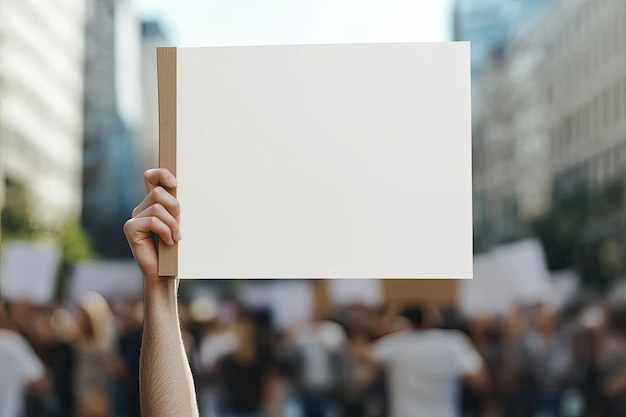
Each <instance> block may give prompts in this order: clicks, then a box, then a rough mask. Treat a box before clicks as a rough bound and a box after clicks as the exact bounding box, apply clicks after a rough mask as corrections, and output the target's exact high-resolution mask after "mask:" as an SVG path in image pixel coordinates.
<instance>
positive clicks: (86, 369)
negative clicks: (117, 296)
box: [75, 292, 116, 417]
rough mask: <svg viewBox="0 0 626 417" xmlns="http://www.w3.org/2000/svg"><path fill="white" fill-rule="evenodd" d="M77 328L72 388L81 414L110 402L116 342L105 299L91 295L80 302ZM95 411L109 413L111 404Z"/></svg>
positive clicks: (109, 310) (95, 294)
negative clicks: (106, 411) (96, 405)
mask: <svg viewBox="0 0 626 417" xmlns="http://www.w3.org/2000/svg"><path fill="white" fill-rule="evenodd" d="M78 327H79V329H80V339H79V342H78V345H77V349H76V353H77V357H76V373H75V388H76V399H77V401H78V408H79V413H81V412H84V411H80V410H85V409H86V408H88V409H90V404H92V403H94V404H95V403H98V404H100V403H103V402H105V401H109V400H108V398H109V396H110V389H111V381H112V377H113V366H114V363H115V362H114V360H115V359H116V355H115V351H116V345H115V343H116V339H115V329H114V322H113V316H112V312H111V309H110V307H109V304H108V303H107V301H106V300H105V299H104V297H102V296H101V295H100V294H97V293H93V292H91V293H88V294H87V295H86V296H85V297H84V298H83V300H82V301H81V303H80V306H79V310H78ZM109 402H110V401H109ZM96 408H97V409H98V410H105V409H106V410H108V409H112V404H109V405H108V406H107V407H100V406H98V407H96ZM94 413H95V412H94ZM99 416H100V414H99V415H98V417H99ZM102 417H106V416H104V415H103V416H102Z"/></svg>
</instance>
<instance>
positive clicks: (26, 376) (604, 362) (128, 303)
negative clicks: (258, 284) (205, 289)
mask: <svg viewBox="0 0 626 417" xmlns="http://www.w3.org/2000/svg"><path fill="white" fill-rule="evenodd" d="M218 305H219V307H218V308H217V309H216V312H215V314H213V315H212V316H210V317H207V316H205V317H203V318H202V319H198V317H197V315H195V314H194V309H193V308H192V307H193V306H191V307H190V305H189V304H187V303H183V304H181V306H180V316H181V324H182V329H183V339H184V342H185V350H186V352H187V356H188V360H189V362H190V364H191V368H192V371H193V374H194V381H195V387H196V392H197V397H198V402H199V407H200V414H201V416H202V417H231V416H232V417H253V416H255V417H256V416H284V417H383V416H389V417H396V416H415V417H420V416H424V417H439V416H442V417H446V416H450V417H454V416H462V417H497V416H502V417H509V416H511V417H518V416H519V417H550V416H552V417H622V416H626V307H625V306H624V305H621V304H618V303H608V302H607V303H604V304H602V303H600V304H595V305H588V306H584V307H580V308H578V309H577V310H576V311H575V313H572V312H571V311H568V312H567V314H564V313H563V312H556V311H552V310H551V309H550V308H549V307H547V306H545V305H535V306H531V307H528V308H516V309H514V311H513V312H512V313H510V314H509V315H507V316H483V317H474V318H472V319H471V320H469V319H465V318H463V317H461V316H460V315H458V314H457V313H456V312H455V310H454V309H449V308H446V309H429V308H423V307H420V308H411V309H408V310H406V311H404V312H401V311H398V310H396V309H394V308H391V307H380V308H369V307H366V306H364V305H356V304H355V305H352V306H347V307H345V308H341V309H337V310H335V311H334V312H333V314H331V315H329V316H328V317H323V318H322V317H319V318H318V319H316V320H312V321H311V322H309V323H306V324H304V325H299V326H296V327H294V328H291V329H278V328H276V326H274V321H273V319H272V315H271V310H269V309H250V308H246V307H244V306H243V304H242V303H241V302H239V301H238V300H237V299H235V298H226V299H223V300H221V301H220V302H219V304H218ZM142 307H143V306H142V302H141V300H139V299H131V300H119V299H118V300H106V299H104V298H103V297H101V296H100V295H98V294H95V293H91V294H89V296H88V297H86V298H85V299H84V300H83V301H82V302H81V303H80V304H77V305H74V306H50V307H45V308H44V307H41V306H35V305H33V304H31V303H28V302H26V301H19V302H11V303H5V305H4V306H3V309H2V311H3V313H2V314H1V315H0V417H15V416H20V415H23V416H25V417H57V416H58V417H136V416H139V415H140V405H139V354H140V349H141V335H142V322H143V318H142V314H143V308H142ZM570 310H571V309H570ZM172 389H173V390H175V389H176V387H172ZM20 413H21V414H20Z"/></svg>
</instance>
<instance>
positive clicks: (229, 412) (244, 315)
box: [219, 310, 276, 417]
mask: <svg viewBox="0 0 626 417" xmlns="http://www.w3.org/2000/svg"><path fill="white" fill-rule="evenodd" d="M233 330H234V336H235V340H234V341H235V346H234V348H233V349H232V351H231V352H230V353H228V354H226V355H225V356H224V357H223V358H222V360H221V363H220V365H219V366H220V377H221V378H220V379H221V384H222V387H223V391H222V398H221V401H222V404H221V407H220V408H221V409H222V411H223V412H224V415H225V416H227V417H260V416H263V415H265V416H270V415H272V413H273V411H272V409H271V408H272V407H273V406H274V405H275V404H274V398H275V397H274V396H275V393H276V391H275V390H276V381H275V377H276V376H275V369H274V364H273V362H274V361H273V358H272V352H271V351H270V349H269V346H268V345H267V344H266V343H263V340H262V335H261V332H260V329H259V326H258V324H257V323H256V322H255V321H254V318H253V316H252V315H251V314H250V312H248V311H245V310H241V312H240V314H239V315H238V317H237V319H236V320H235V323H234V325H233Z"/></svg>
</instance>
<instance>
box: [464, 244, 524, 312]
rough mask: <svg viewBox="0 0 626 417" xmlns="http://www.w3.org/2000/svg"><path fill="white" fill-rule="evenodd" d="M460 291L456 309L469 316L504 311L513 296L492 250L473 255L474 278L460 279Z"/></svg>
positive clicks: (511, 285)
mask: <svg viewBox="0 0 626 417" xmlns="http://www.w3.org/2000/svg"><path fill="white" fill-rule="evenodd" d="M459 291H460V294H459V309H460V311H461V312H462V313H463V314H464V315H466V316H468V317H475V316H479V315H482V314H506V313H508V312H509V311H510V309H511V307H512V306H513V303H514V299H515V288H514V286H513V283H512V282H511V280H510V278H509V275H508V274H507V272H506V270H505V269H504V268H503V267H502V265H501V264H500V262H499V261H498V259H497V258H496V257H495V256H494V255H493V254H492V253H487V254H484V255H478V256H476V257H474V279H471V280H469V279H467V280H460V281H459Z"/></svg>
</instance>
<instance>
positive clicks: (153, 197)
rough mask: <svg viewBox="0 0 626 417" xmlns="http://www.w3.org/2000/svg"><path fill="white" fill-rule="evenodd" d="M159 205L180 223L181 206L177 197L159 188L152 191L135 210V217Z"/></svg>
mask: <svg viewBox="0 0 626 417" xmlns="http://www.w3.org/2000/svg"><path fill="white" fill-rule="evenodd" d="M156 203H159V204H161V205H162V206H163V207H165V209H166V210H167V211H169V212H170V213H171V214H172V216H174V218H175V219H176V221H178V222H180V204H179V203H178V200H176V197H174V196H173V195H171V194H170V193H168V192H167V191H166V190H165V189H164V188H163V187H161V186H157V187H154V188H153V189H152V191H150V192H149V193H148V195H147V196H146V198H144V199H143V201H142V202H141V203H140V204H139V205H138V206H137V207H135V209H134V210H133V217H135V216H136V215H138V214H139V213H141V212H142V211H144V210H145V209H147V208H148V207H150V206H151V205H153V204H156Z"/></svg>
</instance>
